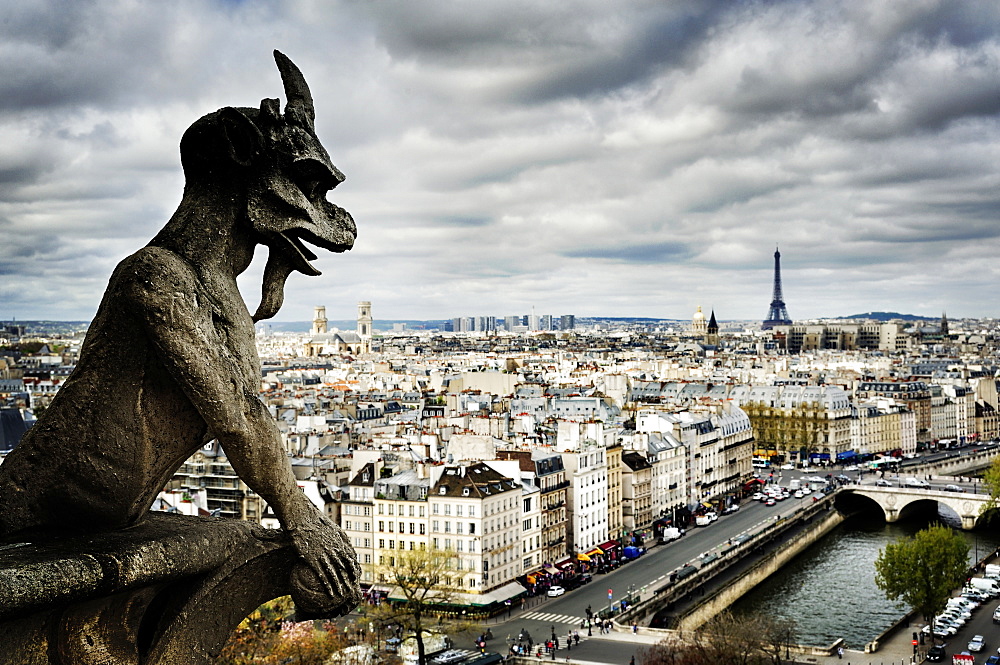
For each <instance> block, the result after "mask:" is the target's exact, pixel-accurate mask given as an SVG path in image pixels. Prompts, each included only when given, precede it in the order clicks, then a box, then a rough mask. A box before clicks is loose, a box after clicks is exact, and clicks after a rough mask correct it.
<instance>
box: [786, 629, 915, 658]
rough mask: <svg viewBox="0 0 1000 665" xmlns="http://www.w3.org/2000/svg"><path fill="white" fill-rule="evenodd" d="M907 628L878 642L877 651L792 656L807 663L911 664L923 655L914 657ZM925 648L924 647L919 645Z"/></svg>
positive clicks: (835, 650)
mask: <svg viewBox="0 0 1000 665" xmlns="http://www.w3.org/2000/svg"><path fill="white" fill-rule="evenodd" d="M912 639H913V638H912V637H911V635H910V631H908V630H899V631H896V633H895V634H894V635H892V636H890V637H889V639H888V640H886V641H885V642H880V643H879V648H878V651H875V652H873V653H865V652H864V651H861V650H855V649H844V650H843V653H842V654H839V655H838V653H837V649H834V653H832V654H831V655H829V656H803V655H799V656H796V657H795V658H793V659H792V660H794V661H795V662H796V663H806V664H807V665H911V664H912V663H919V662H922V661H923V656H922V655H921V657H920V658H917V659H914V657H913V641H912ZM921 648H923V649H925V650H926V647H921Z"/></svg>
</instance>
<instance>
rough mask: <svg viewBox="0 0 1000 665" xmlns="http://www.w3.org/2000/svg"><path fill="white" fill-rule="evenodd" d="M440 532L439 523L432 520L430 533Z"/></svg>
mask: <svg viewBox="0 0 1000 665" xmlns="http://www.w3.org/2000/svg"><path fill="white" fill-rule="evenodd" d="M440 530H441V528H440V526H439V522H438V521H437V520H433V521H432V522H431V531H440Z"/></svg>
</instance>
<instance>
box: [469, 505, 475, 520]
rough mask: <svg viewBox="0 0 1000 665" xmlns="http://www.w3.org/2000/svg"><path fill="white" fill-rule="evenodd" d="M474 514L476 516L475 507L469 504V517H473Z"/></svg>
mask: <svg viewBox="0 0 1000 665" xmlns="http://www.w3.org/2000/svg"><path fill="white" fill-rule="evenodd" d="M475 516H476V507H475V506H469V517H475Z"/></svg>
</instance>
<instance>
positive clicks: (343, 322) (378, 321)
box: [0, 312, 994, 330]
mask: <svg viewBox="0 0 1000 665" xmlns="http://www.w3.org/2000/svg"><path fill="white" fill-rule="evenodd" d="M706 315H708V313H706ZM872 315H877V316H872ZM470 316H471V315H470ZM480 316H495V315H492V314H490V315H480ZM573 316H574V317H575V318H576V320H577V321H621V322H630V321H635V322H643V321H649V322H663V323H682V324H686V323H690V322H691V321H692V318H691V317H688V318H669V317H650V316H577V315H573ZM880 316H881V317H887V318H892V319H902V320H909V321H940V319H941V317H940V316H922V315H915V314H904V313H902V312H865V313H860V314H852V315H845V316H821V317H813V318H810V319H801V320H796V319H793V320H792V321H793V324H797V323H800V322H804V321H813V320H840V319H848V320H849V319H874V320H879V318H880ZM455 318H467V317H464V316H460V317H441V318H429V319H399V318H374V319H372V324H373V326H376V327H377V326H379V325H383V326H384V325H392V324H398V323H403V324H429V323H438V324H441V323H446V322H450V321H452V320H453V319H455ZM495 318H496V319H497V321H498V322H502V321H503V318H504V317H502V316H495ZM992 318H994V317H954V318H953V317H948V320H949V321H960V320H963V319H968V320H983V319H992ZM553 319H557V316H556V315H553ZM716 320H717V321H719V322H720V323H743V322H758V323H762V322H763V319H745V318H739V319H738V318H733V319H726V318H722V317H718V316H717V317H716ZM91 321H92V319H47V318H46V319H0V325H28V324H32V323H35V324H64V325H71V324H78V325H89V324H90V323H91ZM355 324H356V319H329V318H328V319H327V326H328V327H329V328H337V329H338V330H342V329H346V328H353V327H354V326H355ZM255 325H256V327H260V326H263V325H272V326H304V327H311V326H312V319H298V320H296V319H273V320H263V321H258V322H257V323H256V324H255Z"/></svg>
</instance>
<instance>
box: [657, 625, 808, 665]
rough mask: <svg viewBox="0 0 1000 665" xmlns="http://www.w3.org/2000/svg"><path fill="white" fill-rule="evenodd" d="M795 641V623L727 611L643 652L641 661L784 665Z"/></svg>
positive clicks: (670, 664) (685, 664)
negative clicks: (692, 629) (678, 636)
mask: <svg viewBox="0 0 1000 665" xmlns="http://www.w3.org/2000/svg"><path fill="white" fill-rule="evenodd" d="M794 640H795V625H794V623H793V622H792V621H791V620H787V619H781V618H778V617H774V616H772V615H769V614H763V613H751V614H733V613H731V612H723V613H721V614H719V615H717V616H715V617H714V618H713V619H712V620H711V621H709V622H708V623H706V624H705V625H704V626H702V627H701V628H699V629H698V630H697V631H695V632H693V633H690V634H689V635H687V636H684V637H683V638H681V639H677V638H668V639H667V640H664V641H662V642H659V643H657V644H655V645H653V646H651V647H648V648H645V649H642V650H640V651H639V653H638V656H639V658H638V659H637V660H638V662H639V663H640V665H719V664H720V663H727V664H728V665H780V663H781V656H782V654H787V653H788V647H789V645H790V644H792V643H793V642H794Z"/></svg>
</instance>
